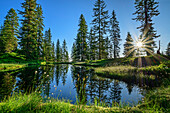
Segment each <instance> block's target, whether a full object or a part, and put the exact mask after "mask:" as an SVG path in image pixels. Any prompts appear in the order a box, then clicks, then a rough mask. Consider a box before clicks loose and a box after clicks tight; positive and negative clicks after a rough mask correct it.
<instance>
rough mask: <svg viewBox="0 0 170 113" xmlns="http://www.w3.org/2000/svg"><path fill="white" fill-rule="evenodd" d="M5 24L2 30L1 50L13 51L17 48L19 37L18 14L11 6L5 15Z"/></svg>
mask: <svg viewBox="0 0 170 113" xmlns="http://www.w3.org/2000/svg"><path fill="white" fill-rule="evenodd" d="M5 19H6V20H5V21H4V25H3V28H2V30H1V44H2V45H1V46H2V47H1V52H9V53H10V52H13V51H15V50H16V49H17V46H18V44H17V41H18V39H17V37H18V33H19V30H18V27H19V23H18V16H17V13H16V12H15V10H14V9H13V8H11V9H10V10H9V12H8V14H7V15H6V17H5Z"/></svg>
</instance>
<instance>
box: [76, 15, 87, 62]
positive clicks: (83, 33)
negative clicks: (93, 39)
mask: <svg viewBox="0 0 170 113" xmlns="http://www.w3.org/2000/svg"><path fill="white" fill-rule="evenodd" d="M78 26H79V29H78V35H77V40H76V41H77V45H78V46H79V48H78V47H77V51H79V52H78V53H79V56H80V61H85V60H86V59H87V24H86V21H85V18H84V16H83V14H81V16H80V20H79V25H78Z"/></svg>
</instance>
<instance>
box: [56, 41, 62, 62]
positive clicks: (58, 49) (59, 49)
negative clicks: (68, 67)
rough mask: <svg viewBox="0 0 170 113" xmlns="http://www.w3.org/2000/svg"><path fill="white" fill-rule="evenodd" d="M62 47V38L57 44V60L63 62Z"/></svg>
mask: <svg viewBox="0 0 170 113" xmlns="http://www.w3.org/2000/svg"><path fill="white" fill-rule="evenodd" d="M61 56H62V53H61V47H60V40H59V39H58V40H57V44H56V61H57V62H61Z"/></svg>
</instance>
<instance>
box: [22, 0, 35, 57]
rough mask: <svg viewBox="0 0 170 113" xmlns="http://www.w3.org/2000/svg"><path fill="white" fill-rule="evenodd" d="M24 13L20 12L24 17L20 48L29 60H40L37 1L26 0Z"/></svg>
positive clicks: (23, 5)
mask: <svg viewBox="0 0 170 113" xmlns="http://www.w3.org/2000/svg"><path fill="white" fill-rule="evenodd" d="M22 8H24V11H19V13H20V14H21V15H22V16H23V19H21V21H22V22H21V24H22V28H21V29H22V32H21V33H20V37H19V38H20V42H19V44H20V47H21V50H22V53H23V54H24V55H26V58H27V59H37V58H38V48H37V47H38V43H37V12H36V0H25V2H24V3H22Z"/></svg>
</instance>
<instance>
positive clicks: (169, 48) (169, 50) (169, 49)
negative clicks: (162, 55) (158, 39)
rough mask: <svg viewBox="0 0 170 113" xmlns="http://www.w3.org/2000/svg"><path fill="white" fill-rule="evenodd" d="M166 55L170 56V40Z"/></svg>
mask: <svg viewBox="0 0 170 113" xmlns="http://www.w3.org/2000/svg"><path fill="white" fill-rule="evenodd" d="M166 55H167V56H170V42H169V43H168V46H167V49H166Z"/></svg>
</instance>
